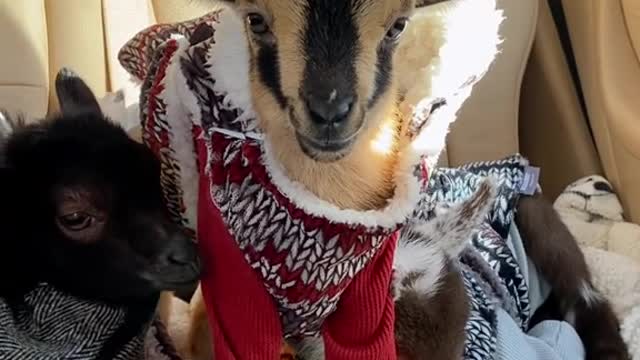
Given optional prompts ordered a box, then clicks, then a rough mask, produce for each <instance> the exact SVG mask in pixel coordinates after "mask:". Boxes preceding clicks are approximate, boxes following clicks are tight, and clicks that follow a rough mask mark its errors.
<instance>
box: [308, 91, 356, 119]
mask: <svg viewBox="0 0 640 360" xmlns="http://www.w3.org/2000/svg"><path fill="white" fill-rule="evenodd" d="M334 97H335V96H322V97H320V96H309V97H308V98H307V107H308V109H309V114H310V115H311V121H313V122H314V123H316V124H318V125H338V124H340V123H342V122H344V121H345V120H346V119H347V118H348V117H349V114H350V113H351V109H352V108H353V97H345V98H334Z"/></svg>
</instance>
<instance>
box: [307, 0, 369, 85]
mask: <svg viewBox="0 0 640 360" xmlns="http://www.w3.org/2000/svg"><path fill="white" fill-rule="evenodd" d="M359 4H360V1H358V0H339V1H337V0H308V1H307V6H306V10H305V11H306V18H307V21H306V28H305V29H304V30H303V31H304V33H303V35H302V36H304V50H305V56H306V59H307V63H306V67H305V71H304V83H303V93H306V94H305V95H308V93H313V94H314V95H316V96H325V95H326V96H329V94H330V93H331V92H332V91H334V90H335V91H336V92H337V93H338V96H340V97H342V96H353V95H354V93H355V83H356V75H355V68H356V66H355V62H356V58H357V56H358V52H359V46H358V43H359V36H358V30H357V28H356V23H355V12H357V11H358V10H357V9H356V7H358V6H360V5H359Z"/></svg>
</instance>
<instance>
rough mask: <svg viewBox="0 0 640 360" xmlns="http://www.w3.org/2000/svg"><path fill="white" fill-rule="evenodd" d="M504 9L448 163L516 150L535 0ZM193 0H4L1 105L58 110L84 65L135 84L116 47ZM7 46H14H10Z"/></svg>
mask: <svg viewBox="0 0 640 360" xmlns="http://www.w3.org/2000/svg"><path fill="white" fill-rule="evenodd" d="M498 3H499V7H500V8H502V9H503V10H504V16H505V18H506V19H505V21H504V23H503V25H502V28H501V33H502V36H503V38H504V42H503V44H502V45H501V49H500V50H501V53H500V54H499V55H498V58H497V59H496V62H495V63H494V65H493V66H492V67H491V69H490V71H489V73H488V74H487V76H486V77H485V78H484V79H483V80H482V81H481V82H480V83H479V84H478V85H477V87H476V89H475V90H474V93H473V95H472V97H471V98H470V99H469V100H468V102H467V103H466V104H465V106H464V108H463V109H462V111H461V112H460V119H459V121H458V122H457V123H456V125H455V127H454V129H453V130H452V133H451V135H450V139H449V144H448V148H447V155H446V156H444V157H443V163H447V162H448V163H450V164H451V165H457V164H461V163H464V162H467V161H472V160H489V159H496V158H500V157H503V156H505V155H508V154H511V153H514V152H517V151H518V149H519V141H518V109H519V97H520V96H519V94H520V85H521V81H522V75H523V72H524V68H525V65H526V60H527V58H528V55H529V51H530V47H531V42H532V40H533V36H534V33H535V25H536V16H537V10H536V9H537V6H538V1H537V0H518V1H513V0H498ZM208 6H211V5H207V4H206V2H205V1H189V0H21V1H15V0H0V48H1V49H3V50H4V51H3V56H2V57H1V58H0V107H6V108H8V109H9V110H11V111H22V112H25V113H27V114H28V115H29V116H31V117H41V116H43V115H45V114H46V113H47V112H49V111H55V110H56V104H55V101H52V99H53V93H54V92H53V91H52V88H51V78H52V76H54V75H55V73H56V72H57V71H58V69H59V68H60V67H61V66H70V67H72V68H73V69H75V70H76V71H77V72H79V73H80V74H81V75H82V76H83V77H84V78H85V79H87V81H88V83H89V85H90V86H91V87H92V89H93V90H94V91H95V92H96V93H97V94H98V95H103V94H105V93H106V92H109V91H114V90H117V89H119V88H123V87H125V88H126V87H130V86H131V83H130V82H129V81H128V76H127V75H126V74H125V73H124V72H123V71H122V70H121V69H120V68H119V65H118V63H117V60H116V55H117V50H118V48H119V47H120V46H121V45H122V44H123V43H124V42H125V41H126V40H127V39H128V38H129V37H130V36H132V35H133V34H134V33H135V32H136V31H138V30H140V29H142V28H143V27H145V26H148V25H151V24H153V23H154V22H156V21H158V22H172V21H180V20H184V19H188V18H193V17H196V16H198V15H200V14H202V13H204V12H205V11H206V10H207V8H208ZM7 49H10V51H7Z"/></svg>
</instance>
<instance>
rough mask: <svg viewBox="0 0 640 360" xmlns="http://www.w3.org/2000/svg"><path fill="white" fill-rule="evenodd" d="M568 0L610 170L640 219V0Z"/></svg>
mask: <svg viewBox="0 0 640 360" xmlns="http://www.w3.org/2000/svg"><path fill="white" fill-rule="evenodd" d="M562 5H563V7H564V11H565V14H566V18H567V24H568V29H569V34H570V36H571V42H572V46H573V50H574V52H575V57H576V63H577V67H578V71H579V74H580V81H581V83H582V90H583V93H584V97H585V101H586V107H587V112H588V117H589V122H590V124H591V128H592V130H593V134H594V138H595V141H596V144H597V148H598V153H599V155H600V159H601V161H602V164H603V166H604V171H605V173H606V176H607V177H608V179H609V180H611V182H612V183H613V185H614V187H615V188H616V190H617V191H618V193H619V194H620V195H621V198H622V202H623V205H624V207H625V211H626V213H627V215H628V216H629V217H630V219H631V220H633V221H634V222H640V100H639V99H640V1H638V0H562Z"/></svg>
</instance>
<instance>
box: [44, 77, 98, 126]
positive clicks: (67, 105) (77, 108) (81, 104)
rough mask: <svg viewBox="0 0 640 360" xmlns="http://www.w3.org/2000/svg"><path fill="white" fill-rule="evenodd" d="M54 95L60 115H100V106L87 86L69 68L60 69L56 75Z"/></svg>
mask: <svg viewBox="0 0 640 360" xmlns="http://www.w3.org/2000/svg"><path fill="white" fill-rule="evenodd" d="M55 82H56V84H55V86H56V93H57V94H58V102H59V103H60V111H61V112H62V114H65V115H68V114H73V113H78V112H89V113H92V114H96V115H102V110H100V105H99V104H98V100H97V99H96V97H95V95H94V94H93V92H92V91H91V89H90V88H89V86H88V85H87V84H86V83H85V82H84V80H82V78H80V76H78V75H77V74H76V73H75V72H74V71H73V70H71V69H69V68H62V69H61V70H60V71H59V72H58V75H56V81H55Z"/></svg>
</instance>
